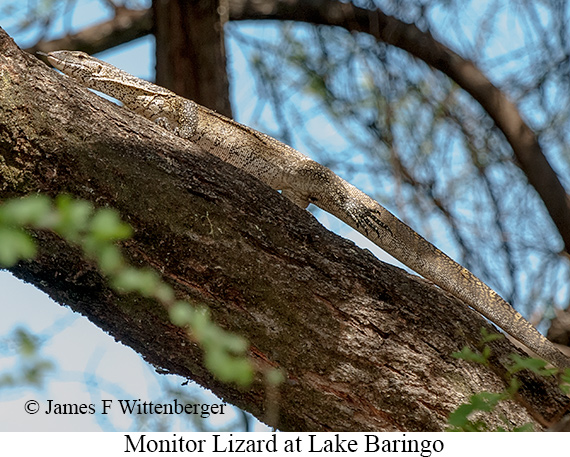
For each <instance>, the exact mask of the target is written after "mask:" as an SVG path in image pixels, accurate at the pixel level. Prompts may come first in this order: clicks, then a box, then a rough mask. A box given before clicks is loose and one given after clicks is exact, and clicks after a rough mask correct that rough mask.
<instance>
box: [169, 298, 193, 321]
mask: <svg viewBox="0 0 570 457" xmlns="http://www.w3.org/2000/svg"><path fill="white" fill-rule="evenodd" d="M194 314H195V311H194V309H193V308H192V307H191V306H190V305H189V304H188V303H186V302H183V301H178V302H176V303H174V305H172V306H171V307H170V310H169V315H170V322H172V323H173V324H174V325H178V326H179V327H184V326H185V325H190V323H191V322H192V320H193V318H194Z"/></svg>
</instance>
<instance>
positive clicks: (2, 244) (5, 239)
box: [0, 227, 36, 268]
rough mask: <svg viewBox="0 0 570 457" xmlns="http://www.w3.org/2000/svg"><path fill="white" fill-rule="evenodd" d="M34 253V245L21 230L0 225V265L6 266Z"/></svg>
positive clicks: (27, 257) (28, 236)
mask: <svg viewBox="0 0 570 457" xmlns="http://www.w3.org/2000/svg"><path fill="white" fill-rule="evenodd" d="M35 255H36V245H35V243H34V241H33V240H32V238H31V237H30V235H28V234H27V233H25V232H24V231H23V230H20V229H15V228H7V227H0V266H1V267H2V268H8V267H11V266H13V265H15V264H16V263H17V262H18V261H20V260H22V259H29V258H32V257H34V256H35Z"/></svg>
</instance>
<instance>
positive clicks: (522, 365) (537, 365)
mask: <svg viewBox="0 0 570 457" xmlns="http://www.w3.org/2000/svg"><path fill="white" fill-rule="evenodd" d="M511 359H513V361H514V362H515V364H514V365H512V366H511V367H509V371H510V372H511V373H517V372H518V371H521V370H524V369H527V370H530V371H532V372H534V373H536V374H538V375H540V376H553V375H555V374H556V373H557V372H558V369H556V368H546V365H547V364H548V362H546V361H545V360H542V359H536V358H533V357H524V358H523V357H521V356H519V355H518V354H511Z"/></svg>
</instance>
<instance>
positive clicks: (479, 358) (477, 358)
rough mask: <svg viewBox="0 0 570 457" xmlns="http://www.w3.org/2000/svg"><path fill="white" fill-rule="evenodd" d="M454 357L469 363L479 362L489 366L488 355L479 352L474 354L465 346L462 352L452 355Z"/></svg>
mask: <svg viewBox="0 0 570 457" xmlns="http://www.w3.org/2000/svg"><path fill="white" fill-rule="evenodd" d="M451 355H452V357H455V358H456V359H463V360H467V361H469V362H477V363H481V364H483V365H485V364H487V358H488V354H485V353H484V354H479V353H477V352H473V351H472V350H471V349H470V348H468V347H467V346H465V347H464V348H463V349H462V350H461V351H460V352H454V353H452V354H451Z"/></svg>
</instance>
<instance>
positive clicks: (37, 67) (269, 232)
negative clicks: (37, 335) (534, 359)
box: [0, 29, 566, 431]
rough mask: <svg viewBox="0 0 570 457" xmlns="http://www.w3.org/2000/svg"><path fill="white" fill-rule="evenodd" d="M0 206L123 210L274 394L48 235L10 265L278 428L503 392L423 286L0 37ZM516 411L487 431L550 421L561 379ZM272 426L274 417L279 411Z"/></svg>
mask: <svg viewBox="0 0 570 457" xmlns="http://www.w3.org/2000/svg"><path fill="white" fill-rule="evenodd" d="M0 76H1V77H0V85H1V90H0V139H1V140H0V201H1V200H4V199H6V198H9V197H15V196H19V195H24V194H29V193H35V192H42V193H47V194H49V195H52V196H55V195H56V194H60V193H62V192H65V193H68V194H71V195H74V196H76V197H80V198H83V199H86V200H90V201H92V202H93V203H94V204H96V205H97V206H112V207H114V208H116V209H117V210H119V211H120V213H121V215H122V217H123V218H124V219H125V220H126V221H128V222H129V223H130V224H131V225H132V226H133V228H134V231H135V236H134V238H133V239H132V240H130V241H128V242H126V243H124V245H123V251H124V253H125V255H126V256H127V257H128V258H129V260H130V261H131V262H133V263H134V264H137V265H148V266H152V267H153V268H155V269H156V270H157V271H159V272H160V273H161V274H162V276H163V278H164V279H165V280H166V281H168V282H169V283H171V284H172V285H173V287H174V288H175V289H176V291H177V293H178V295H179V296H180V298H185V299H188V300H190V301H191V302H193V303H197V304H205V305H207V306H209V308H210V310H211V312H212V316H213V318H214V320H215V321H216V322H218V323H219V325H221V326H222V327H224V328H226V329H228V330H231V331H234V332H236V333H239V334H241V335H243V336H245V337H246V338H247V339H248V340H249V342H250V354H251V357H252V358H253V359H254V361H255V363H256V364H257V365H258V366H275V367H280V368H281V369H282V370H283V371H284V373H285V376H286V379H285V381H284V382H283V383H282V384H281V385H280V386H279V388H278V393H277V395H274V394H268V392H267V390H266V388H265V386H264V383H263V380H262V379H260V377H259V376H258V378H257V379H256V381H255V382H254V384H253V385H252V386H251V387H250V388H249V389H247V390H240V389H238V388H236V387H234V386H232V385H226V384H223V383H221V382H219V381H217V380H216V379H214V378H213V377H212V376H211V375H210V373H209V372H208V371H207V370H206V369H205V368H204V365H203V362H202V355H201V351H200V348H198V347H197V346H196V345H195V344H194V343H192V342H190V341H188V340H187V339H186V336H185V332H184V331H183V330H181V329H180V328H178V327H176V326H174V325H173V324H171V323H170V322H169V321H168V318H167V315H166V313H165V311H164V309H163V308H161V307H160V306H159V305H158V304H157V303H155V302H153V301H151V300H146V299H141V298H139V297H136V296H132V295H128V296H118V295H116V294H115V293H114V292H112V291H111V290H110V289H109V288H108V287H107V286H106V283H105V279H104V278H102V277H101V275H100V274H99V273H98V272H97V271H96V269H95V268H94V267H93V266H92V265H91V264H90V263H89V262H86V261H85V260H83V259H82V258H81V257H80V256H79V255H78V251H77V249H76V248H74V247H73V246H70V245H68V244H67V243H66V242H64V241H62V240H61V239H58V238H57V237H55V236H54V235H52V234H50V233H37V239H38V242H39V243H40V246H41V253H40V255H39V257H38V258H36V259H35V260H33V261H28V262H22V263H21V264H19V265H17V266H16V267H14V268H12V269H11V271H12V272H13V273H14V274H15V275H16V276H18V277H20V278H22V279H24V280H25V281H27V282H31V283H32V284H34V285H36V286H37V287H38V288H40V289H41V290H44V291H45V292H46V293H48V294H49V295H50V296H51V297H52V298H53V299H54V300H56V301H57V302H59V303H61V304H62V305H67V306H70V307H71V308H72V309H73V310H75V311H77V312H80V313H82V314H83V315H85V316H87V317H88V318H89V319H90V320H91V321H92V322H93V323H94V324H95V325H97V326H99V327H101V328H102V329H104V330H105V331H107V332H109V333H110V334H111V335H113V337H115V338H116V339H117V340H118V341H121V342H122V343H124V344H126V345H129V346H130V347H132V348H133V349H134V350H136V351H137V352H139V353H140V354H141V355H142V356H143V357H144V358H145V359H146V360H147V361H148V362H149V363H151V364H153V365H154V366H155V367H157V369H158V368H160V369H161V370H164V371H165V372H169V373H176V374H179V375H181V376H184V377H187V378H190V379H193V380H195V381H197V382H198V383H200V384H202V385H203V386H205V387H207V388H209V389H211V390H212V391H213V392H214V393H216V394H217V395H218V396H220V397H221V398H223V399H224V400H226V401H229V402H231V403H233V404H235V405H237V406H239V407H241V408H243V409H245V410H247V411H250V412H251V413H252V414H254V415H255V416H256V417H258V418H260V419H261V420H265V421H267V422H268V423H269V424H270V425H273V426H275V427H278V428H279V429H281V430H297V431H326V430H344V431H366V430H376V431H389V430H392V431H406V430H416V431H427V430H442V429H443V428H444V427H445V423H446V422H445V421H446V417H447V415H448V414H449V413H450V411H452V410H453V409H454V408H455V407H456V406H457V405H458V404H460V403H462V402H465V401H466V400H467V398H468V397H469V395H471V394H472V393H474V392H478V391H480V390H489V391H499V390H501V389H503V388H504V386H505V381H504V369H503V367H502V365H501V361H504V360H505V359H506V357H507V355H508V354H509V353H511V352H516V351H517V350H516V349H515V348H514V347H513V346H511V345H510V344H509V343H508V341H506V340H502V341H497V342H495V343H492V348H493V351H494V354H495V355H496V357H494V358H493V359H492V363H491V365H490V367H489V368H485V367H482V366H480V365H476V364H471V363H467V362H464V361H459V360H456V359H454V358H453V357H452V356H451V353H452V352H453V351H457V350H460V349H461V348H462V347H463V346H465V345H468V346H470V347H475V346H476V345H477V342H478V341H479V339H480V329H481V328H482V327H484V328H486V329H487V330H489V331H491V326H490V325H489V324H488V323H486V321H485V320H484V319H483V318H481V317H480V316H479V315H478V314H476V313H475V312H473V311H472V310H470V309H469V308H468V307H467V306H465V305H464V304H463V303H461V302H459V301H457V300H456V299H454V298H452V297H450V296H449V295H447V294H446V293H444V292H442V291H441V290H440V289H438V288H436V287H435V286H433V285H432V284H429V283H427V282H426V281H424V280H422V279H420V278H417V277H415V276H411V275H409V274H407V273H405V272H404V271H402V270H400V269H398V268H396V267H393V266H389V265H386V264H384V263H382V262H380V261H379V260H378V259H376V258H375V257H374V256H372V255H371V254H370V253H369V252H368V251H366V250H362V249H359V248H357V247H356V246H354V244H353V243H351V242H349V241H347V240H344V239H342V238H340V237H338V236H336V235H334V234H332V233H330V232H329V231H327V230H326V229H325V228H323V227H322V226H321V225H320V224H319V223H318V222H317V221H316V220H315V219H314V218H313V217H312V216H311V214H310V213H308V212H307V211H304V210H301V209H300V208H298V207H296V206H295V205H293V204H292V203H291V202H289V201H288V200H287V199H285V198H283V197H281V195H280V194H279V193H277V192H275V191H273V190H272V189H270V188H268V187H267V186H265V185H264V184H262V183H261V182H259V181H257V180H256V179H254V178H253V177H251V176H249V175H247V174H244V173H242V172H240V171H239V170H237V169H235V168H233V167H232V166H230V165H228V164H225V163H223V162H221V161H220V160H218V159H217V158H215V157H213V156H211V155H209V154H207V153H205V152H203V151H201V150H199V149H198V148H197V147H196V146H194V145H193V144H191V143H189V142H187V141H184V140H182V139H180V138H178V137H175V136H173V135H171V134H170V133H169V132H167V131H165V130H163V129H161V128H160V127H158V126H157V125H155V124H153V123H152V122H150V121H148V120H146V119H144V118H141V117H139V116H137V115H135V114H132V113H130V112H128V111H126V110H124V109H122V108H120V107H118V106H116V105H114V104H112V103H110V102H109V101H107V100H104V99H102V98H100V97H98V96H97V95H95V94H93V93H91V92H89V91H87V90H86V89H83V88H81V87H78V86H77V85H76V84H75V83H74V82H73V81H72V80H70V79H68V78H65V77H63V76H61V75H59V74H58V73H56V72H54V71H52V70H51V69H49V68H47V67H46V66H45V65H44V64H42V63H41V62H39V61H38V60H37V59H36V58H34V57H32V56H30V55H28V54H25V53H23V52H21V51H20V50H19V49H18V48H17V47H16V46H15V44H14V43H13V41H12V40H11V39H10V38H9V37H8V36H7V35H6V34H5V33H4V32H3V31H2V30H1V29H0ZM521 378H522V382H523V387H522V389H521V392H520V396H519V399H520V403H521V404H523V405H525V408H526V409H525V408H523V407H521V404H517V403H515V402H507V403H504V404H502V405H501V407H500V408H499V409H498V410H497V411H496V412H495V413H494V414H493V416H492V417H491V418H490V419H489V422H490V424H491V426H492V425H493V424H499V423H502V422H501V421H500V416H501V415H503V416H504V417H506V418H507V419H508V420H509V421H510V422H511V423H512V424H515V425H520V424H522V423H525V422H528V421H535V419H536V418H538V417H539V416H541V417H543V418H544V420H546V421H549V420H552V419H553V418H554V417H555V416H556V414H557V413H558V412H559V411H561V409H562V408H563V406H564V405H565V402H566V397H565V396H563V395H562V394H561V393H560V392H559V391H558V390H557V388H556V387H555V385H554V384H553V383H552V382H551V381H549V380H544V379H538V378H536V377H534V376H531V375H523V376H521ZM268 414H269V416H268Z"/></svg>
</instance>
